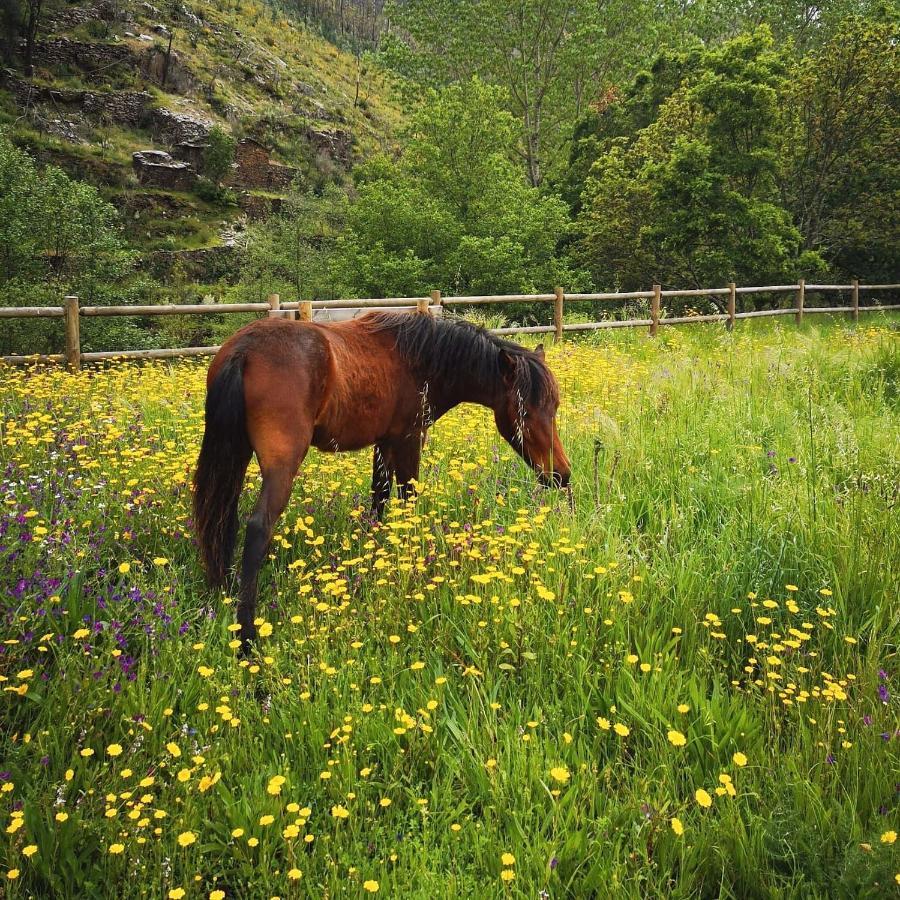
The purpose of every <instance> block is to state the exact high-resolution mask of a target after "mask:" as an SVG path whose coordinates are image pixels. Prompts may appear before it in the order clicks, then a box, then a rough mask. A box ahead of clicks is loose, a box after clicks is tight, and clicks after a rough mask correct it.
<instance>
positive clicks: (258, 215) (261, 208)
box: [238, 191, 284, 221]
mask: <svg viewBox="0 0 900 900" xmlns="http://www.w3.org/2000/svg"><path fill="white" fill-rule="evenodd" d="M238 206H239V207H240V209H241V212H243V213H244V215H245V216H247V218H248V219H251V220H252V221H259V220H261V219H268V218H269V216H274V215H277V214H278V213H279V212H281V210H282V207H283V206H284V201H283V200H282V198H281V197H262V196H260V195H259V194H251V193H249V192H247V191H244V192H242V193H241V194H240V195H238Z"/></svg>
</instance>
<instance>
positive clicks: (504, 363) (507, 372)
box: [500, 350, 517, 387]
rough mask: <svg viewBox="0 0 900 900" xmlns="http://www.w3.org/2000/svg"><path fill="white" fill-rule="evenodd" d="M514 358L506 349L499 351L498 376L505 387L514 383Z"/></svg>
mask: <svg viewBox="0 0 900 900" xmlns="http://www.w3.org/2000/svg"><path fill="white" fill-rule="evenodd" d="M516 368H517V366H516V358H515V357H514V356H513V355H512V353H510V352H509V351H507V350H501V351H500V377H501V378H502V379H503V383H504V384H505V385H506V386H507V387H512V386H513V385H514V384H515V383H516Z"/></svg>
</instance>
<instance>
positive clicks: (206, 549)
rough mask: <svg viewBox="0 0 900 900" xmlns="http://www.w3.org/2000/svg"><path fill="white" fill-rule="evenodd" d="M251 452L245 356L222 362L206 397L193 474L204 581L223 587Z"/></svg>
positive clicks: (235, 533) (234, 538)
mask: <svg viewBox="0 0 900 900" xmlns="http://www.w3.org/2000/svg"><path fill="white" fill-rule="evenodd" d="M251 453H252V449H251V447H250V439H249V437H248V435H247V420H246V409H245V406H244V355H243V354H242V353H241V352H240V351H238V352H236V353H233V354H232V355H231V356H229V357H228V358H227V359H226V360H225V362H224V363H223V364H222V367H221V369H219V371H218V373H217V374H216V377H215V379H214V380H213V382H212V384H211V385H210V386H209V390H208V391H207V394H206V428H205V430H204V432H203V444H202V445H201V447H200V457H199V459H198V460H197V471H196V472H195V473H194V527H195V529H196V532H197V538H198V540H199V543H200V557H201V559H202V560H203V566H204V568H205V569H206V574H207V577H208V579H209V583H210V584H211V585H212V586H213V587H221V586H222V585H224V584H225V578H226V575H227V573H228V567H229V566H230V565H231V558H232V556H233V555H234V545H235V540H236V538H237V527H238V518H237V510H238V499H239V498H240V495H241V488H242V487H243V484H244V473H245V472H246V471H247V466H248V464H249V463H250V456H251Z"/></svg>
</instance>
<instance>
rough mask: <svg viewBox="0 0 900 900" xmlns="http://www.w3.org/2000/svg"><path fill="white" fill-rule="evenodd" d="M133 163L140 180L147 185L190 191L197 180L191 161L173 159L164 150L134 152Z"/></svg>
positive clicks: (169, 189)
mask: <svg viewBox="0 0 900 900" xmlns="http://www.w3.org/2000/svg"><path fill="white" fill-rule="evenodd" d="M131 164H132V166H133V167H134V171H135V174H136V175H137V179H138V181H139V182H140V183H141V184H143V185H145V186H147V187H157V188H163V189H164V190H168V191H189V190H191V188H193V186H194V184H195V183H196V181H197V174H196V172H194V170H193V168H192V167H191V165H190V164H189V163H186V162H182V161H181V160H177V159H172V157H171V156H170V155H169V154H168V153H164V152H163V151H162V150H141V151H140V152H138V153H134V154H132V157H131Z"/></svg>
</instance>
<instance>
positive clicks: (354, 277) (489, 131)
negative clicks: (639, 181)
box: [340, 79, 574, 297]
mask: <svg viewBox="0 0 900 900" xmlns="http://www.w3.org/2000/svg"><path fill="white" fill-rule="evenodd" d="M503 99H504V98H503V95H502V92H501V91H500V90H499V89H497V88H493V87H490V86H488V85H485V84H484V83H483V82H481V81H480V80H478V79H473V80H471V81H469V82H466V83H465V84H461V85H454V86H452V87H449V88H446V89H444V90H441V91H433V92H431V93H430V94H429V96H428V99H427V101H426V102H425V103H424V105H423V107H422V109H421V110H420V111H419V113H418V114H417V115H416V116H415V117H414V118H413V120H412V123H411V125H410V127H409V130H408V133H407V141H406V146H405V149H404V151H403V153H402V154H401V156H400V157H399V159H397V160H389V159H385V158H382V159H379V160H377V161H376V162H374V163H373V164H370V165H369V166H368V167H366V168H364V169H363V170H362V171H361V172H360V173H359V176H358V183H357V196H356V198H355V200H354V201H353V202H352V203H351V205H350V208H349V213H348V227H347V231H346V233H345V234H344V236H343V237H342V239H341V242H340V249H341V255H342V259H343V267H344V272H345V280H346V281H348V283H350V284H351V285H352V286H353V288H354V289H355V290H356V291H357V292H358V293H361V294H363V295H368V296H375V297H377V296H397V295H407V296H408V295H422V294H425V293H427V292H428V291H429V290H431V289H434V288H440V289H442V290H444V291H451V292H454V293H457V292H458V293H472V292H474V293H488V292H501V293H502V292H510V293H515V292H523V291H535V290H538V289H540V290H542V291H548V290H550V289H552V287H553V285H554V284H556V283H559V281H560V279H561V278H565V279H566V283H567V284H572V283H573V278H574V276H573V275H572V273H569V272H568V271H567V269H566V267H565V266H564V265H563V263H562V262H561V260H560V259H559V257H558V255H557V252H556V245H557V242H558V240H559V238H560V237H561V236H562V234H563V233H564V232H565V230H566V227H567V222H566V210H565V205H564V204H563V203H562V201H561V200H559V199H558V198H556V197H552V196H546V195H543V194H542V193H541V192H539V191H538V190H537V189H535V188H534V187H532V186H531V185H530V184H528V182H527V180H526V179H525V178H524V177H523V174H522V172H521V169H520V168H519V167H518V166H517V164H516V163H515V161H514V159H513V154H514V153H515V145H516V134H517V123H516V121H515V119H514V118H513V117H512V116H511V115H510V114H509V113H508V112H505V111H504V109H503V108H502V105H503Z"/></svg>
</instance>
